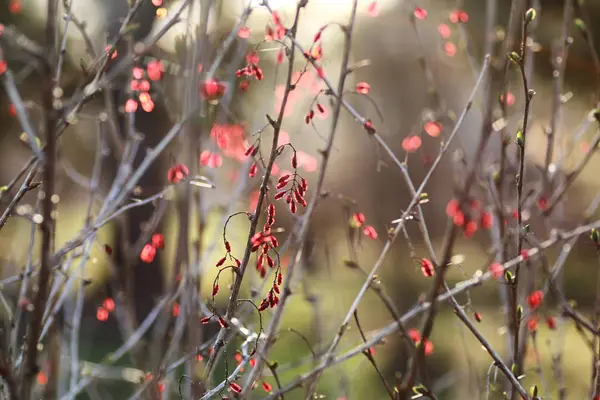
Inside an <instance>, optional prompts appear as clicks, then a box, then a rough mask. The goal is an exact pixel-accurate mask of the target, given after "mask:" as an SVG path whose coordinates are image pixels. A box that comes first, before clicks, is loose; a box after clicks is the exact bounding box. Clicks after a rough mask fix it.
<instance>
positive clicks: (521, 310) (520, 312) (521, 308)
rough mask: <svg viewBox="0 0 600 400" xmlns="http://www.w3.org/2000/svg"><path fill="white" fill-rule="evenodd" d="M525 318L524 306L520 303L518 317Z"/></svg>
mask: <svg viewBox="0 0 600 400" xmlns="http://www.w3.org/2000/svg"><path fill="white" fill-rule="evenodd" d="M521 318H523V306H522V305H520V304H519V305H518V306H517V319H519V320H520V319H521Z"/></svg>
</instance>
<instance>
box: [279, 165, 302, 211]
mask: <svg viewBox="0 0 600 400" xmlns="http://www.w3.org/2000/svg"><path fill="white" fill-rule="evenodd" d="M292 168H294V170H296V169H297V168H298V159H297V158H296V153H294V155H293V156H292ZM290 183H291V186H290V187H289V188H288V189H284V190H282V189H283V188H285V187H286V186H287V185H288V184H290ZM276 189H277V190H279V192H277V194H276V195H275V200H280V199H282V198H284V197H285V202H286V203H288V205H289V207H290V211H291V212H292V214H295V213H296V211H297V209H298V208H297V206H296V203H298V204H300V205H301V206H302V207H306V206H307V203H306V199H304V195H305V194H306V191H307V190H308V182H307V181H306V178H300V179H299V180H298V174H297V173H294V174H293V175H292V174H285V175H283V176H281V177H280V178H279V181H278V182H277V187H276Z"/></svg>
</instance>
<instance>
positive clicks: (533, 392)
mask: <svg viewBox="0 0 600 400" xmlns="http://www.w3.org/2000/svg"><path fill="white" fill-rule="evenodd" d="M529 393H530V394H531V397H537V395H538V387H537V385H533V386H532V387H531V388H529Z"/></svg>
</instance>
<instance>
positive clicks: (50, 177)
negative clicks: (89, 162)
mask: <svg viewBox="0 0 600 400" xmlns="http://www.w3.org/2000/svg"><path fill="white" fill-rule="evenodd" d="M47 4H48V10H47V17H46V18H47V20H46V62H47V63H46V65H45V66H44V67H45V71H44V72H45V74H44V75H45V76H44V81H43V86H42V107H43V111H44V128H45V134H46V148H45V150H44V173H43V187H44V189H43V190H44V198H43V200H42V217H43V221H42V224H41V228H42V245H41V265H40V276H39V279H38V292H37V295H36V297H35V302H34V310H33V317H32V320H31V324H30V327H29V332H28V337H27V348H26V350H25V351H26V356H25V360H24V361H25V363H24V367H23V369H22V371H21V373H22V381H21V388H20V391H21V396H20V397H21V399H23V400H28V399H29V398H30V396H31V384H32V382H33V378H34V377H35V375H36V373H37V369H38V367H37V356H38V337H39V335H40V329H41V327H42V317H43V313H44V304H45V302H46V296H47V292H48V284H49V282H50V272H51V269H52V253H51V250H52V248H51V244H52V230H53V229H52V228H53V224H52V209H53V203H52V196H53V195H54V184H55V182H54V174H55V169H56V136H55V129H56V110H55V109H54V105H53V100H54V99H53V89H54V74H53V70H54V64H53V63H54V58H55V36H56V17H57V2H56V0H48V3H47Z"/></svg>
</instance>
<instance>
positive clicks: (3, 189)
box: [0, 185, 8, 193]
mask: <svg viewBox="0 0 600 400" xmlns="http://www.w3.org/2000/svg"><path fill="white" fill-rule="evenodd" d="M7 190H8V186H6V185H5V186H2V187H0V193H2V192H6V191H7Z"/></svg>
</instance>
